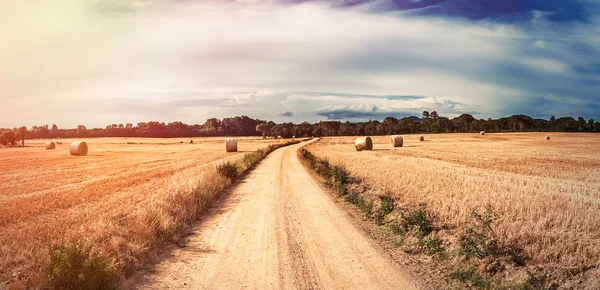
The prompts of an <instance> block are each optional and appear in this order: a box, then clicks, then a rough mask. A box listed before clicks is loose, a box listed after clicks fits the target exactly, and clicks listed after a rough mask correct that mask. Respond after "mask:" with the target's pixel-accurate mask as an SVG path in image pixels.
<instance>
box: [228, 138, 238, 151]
mask: <svg viewBox="0 0 600 290" xmlns="http://www.w3.org/2000/svg"><path fill="white" fill-rule="evenodd" d="M225 149H227V152H237V150H238V149H237V140H236V139H235V138H227V139H225Z"/></svg>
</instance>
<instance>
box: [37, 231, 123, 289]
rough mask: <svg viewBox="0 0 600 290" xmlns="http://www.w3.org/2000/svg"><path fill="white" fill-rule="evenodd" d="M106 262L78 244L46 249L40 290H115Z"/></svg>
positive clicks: (64, 244) (88, 247) (113, 280)
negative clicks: (44, 276) (45, 260)
mask: <svg viewBox="0 0 600 290" xmlns="http://www.w3.org/2000/svg"><path fill="white" fill-rule="evenodd" d="M118 281H119V279H118V276H117V274H116V273H115V272H114V271H112V270H111V269H109V267H108V261H107V260H106V258H104V257H103V256H101V255H100V254H98V253H96V252H93V251H92V248H91V246H86V245H85V244H84V243H83V242H82V241H81V240H74V241H72V242H70V243H63V244H58V245H52V246H50V261H49V262H48V264H47V266H46V283H45V287H44V289H118Z"/></svg>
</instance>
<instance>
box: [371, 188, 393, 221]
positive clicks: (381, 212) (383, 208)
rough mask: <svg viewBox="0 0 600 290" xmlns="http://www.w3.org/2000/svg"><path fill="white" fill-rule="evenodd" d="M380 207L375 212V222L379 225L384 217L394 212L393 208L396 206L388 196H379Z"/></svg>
mask: <svg viewBox="0 0 600 290" xmlns="http://www.w3.org/2000/svg"><path fill="white" fill-rule="evenodd" d="M379 200H380V202H381V203H380V205H379V208H378V209H377V210H376V211H375V215H374V218H375V222H376V223H377V224H379V225H381V224H383V221H384V220H385V216H387V215H388V214H390V213H391V212H392V211H394V207H395V206H396V201H395V200H394V198H392V197H391V196H389V195H380V196H379Z"/></svg>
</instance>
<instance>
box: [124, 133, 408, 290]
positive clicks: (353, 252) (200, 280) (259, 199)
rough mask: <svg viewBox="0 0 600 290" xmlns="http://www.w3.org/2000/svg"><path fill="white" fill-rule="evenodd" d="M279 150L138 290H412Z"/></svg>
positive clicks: (288, 150) (292, 151) (293, 158)
mask: <svg viewBox="0 0 600 290" xmlns="http://www.w3.org/2000/svg"><path fill="white" fill-rule="evenodd" d="M301 146H302V144H298V145H294V146H290V147H285V148H281V149H278V150H276V151H274V152H273V153H271V154H270V155H269V156H268V157H267V158H266V159H265V160H263V161H262V162H261V163H260V164H259V165H258V166H257V167H256V169H255V170H253V171H252V172H251V173H250V174H249V175H248V176H247V177H246V178H245V179H243V180H242V181H241V182H240V183H239V184H238V185H237V186H236V187H235V188H234V189H233V191H232V193H231V194H230V195H229V196H228V197H227V198H225V199H224V200H223V201H222V204H220V205H219V206H217V207H215V209H214V210H213V212H211V213H208V215H207V216H208V217H207V219H206V220H204V221H203V222H202V224H200V225H198V227H197V229H196V230H195V232H194V234H193V236H192V237H190V238H189V239H188V241H187V244H186V245H185V247H183V248H180V249H175V250H173V251H172V252H171V253H170V255H171V256H169V257H168V258H167V259H165V260H164V261H163V262H161V263H160V264H159V265H157V267H156V268H155V269H154V270H153V271H152V273H149V274H146V275H144V276H140V277H137V278H135V279H134V280H135V282H132V283H130V286H128V288H136V289H182V288H183V289H241V288H246V289H415V288H417V286H416V283H414V281H412V280H411V279H410V278H409V277H408V276H407V275H406V274H404V273H403V271H402V270H401V269H400V268H399V266H398V265H397V264H396V263H395V262H393V261H391V260H390V259H389V258H388V257H387V256H386V255H385V254H384V253H383V252H381V251H380V250H379V249H378V248H377V246H375V243H373V242H372V241H371V240H370V238H368V237H366V236H364V235H363V233H362V232H361V231H360V230H359V229H358V228H357V227H356V226H355V225H354V224H353V223H352V221H351V220H350V217H349V216H348V215H347V214H346V213H345V212H344V211H343V210H342V209H340V208H338V206H337V205H336V204H335V202H334V201H333V200H332V199H331V197H329V196H328V195H327V194H326V193H325V192H323V191H322V189H321V188H320V187H319V185H318V184H316V183H315V182H314V181H313V180H312V178H311V176H310V175H309V174H308V172H307V171H306V169H305V168H304V167H303V165H302V164H301V163H300V160H299V158H298V157H297V150H298V149H299V148H300V147H301Z"/></svg>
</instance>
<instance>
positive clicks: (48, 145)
mask: <svg viewBox="0 0 600 290" xmlns="http://www.w3.org/2000/svg"><path fill="white" fill-rule="evenodd" d="M44 147H46V149H56V144H54V142H46V145H45V146H44Z"/></svg>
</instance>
